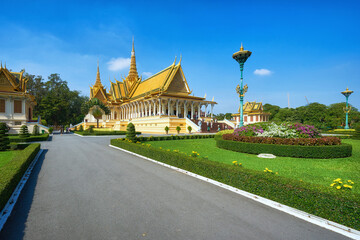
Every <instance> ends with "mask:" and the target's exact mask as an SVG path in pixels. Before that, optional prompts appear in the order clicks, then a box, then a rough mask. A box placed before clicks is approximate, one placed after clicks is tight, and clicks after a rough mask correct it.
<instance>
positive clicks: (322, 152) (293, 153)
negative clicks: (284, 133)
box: [215, 135, 352, 158]
mask: <svg viewBox="0 0 360 240" xmlns="http://www.w3.org/2000/svg"><path fill="white" fill-rule="evenodd" d="M223 136H225V137H226V135H223ZM215 140H216V146H217V147H219V148H223V149H227V150H231V151H235V152H243V153H251V154H260V153H271V154H274V155H276V156H283V157H296V158H343V157H350V156H351V154H352V146H351V145H350V144H345V143H343V144H341V145H325V146H303V145H280V144H266V143H251V142H240V141H231V140H224V139H222V138H220V137H216V138H215Z"/></svg>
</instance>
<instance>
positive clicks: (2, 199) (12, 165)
mask: <svg viewBox="0 0 360 240" xmlns="http://www.w3.org/2000/svg"><path fill="white" fill-rule="evenodd" d="M39 150H40V144H39V143H33V144H30V145H29V146H27V147H26V148H25V149H24V150H21V151H19V152H18V153H17V154H16V156H15V157H14V158H13V159H12V160H11V161H10V162H8V163H7V164H5V165H4V166H2V167H1V168H0V172H1V175H0V210H1V209H3V208H4V206H5V205H6V202H7V201H8V200H9V198H10V196H11V194H12V193H13V191H14V190H15V188H16V186H17V184H18V183H19V181H20V180H21V178H22V176H23V175H24V173H25V171H26V169H27V168H28V167H29V165H30V163H31V162H32V160H33V159H34V158H35V156H36V154H37V153H38V152H39Z"/></svg>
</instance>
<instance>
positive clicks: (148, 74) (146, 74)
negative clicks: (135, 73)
mask: <svg viewBox="0 0 360 240" xmlns="http://www.w3.org/2000/svg"><path fill="white" fill-rule="evenodd" d="M142 75H143V76H144V77H145V78H148V77H150V76H152V75H153V74H152V73H151V72H143V73H142Z"/></svg>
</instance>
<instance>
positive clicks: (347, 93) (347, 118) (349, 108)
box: [341, 88, 353, 129]
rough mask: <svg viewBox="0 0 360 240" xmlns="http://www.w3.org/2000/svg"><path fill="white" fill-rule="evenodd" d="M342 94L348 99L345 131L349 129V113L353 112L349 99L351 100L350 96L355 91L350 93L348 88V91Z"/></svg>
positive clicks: (345, 109)
mask: <svg viewBox="0 0 360 240" xmlns="http://www.w3.org/2000/svg"><path fill="white" fill-rule="evenodd" d="M341 93H342V95H344V96H345V98H346V107H345V108H344V112H345V128H344V129H349V112H350V111H351V106H349V103H348V99H349V97H350V95H351V94H352V93H353V91H350V90H349V88H346V90H345V91H343V92H341Z"/></svg>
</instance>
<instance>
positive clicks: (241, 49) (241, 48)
mask: <svg viewBox="0 0 360 240" xmlns="http://www.w3.org/2000/svg"><path fill="white" fill-rule="evenodd" d="M240 51H244V47H243V44H242V43H241V47H240Z"/></svg>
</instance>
